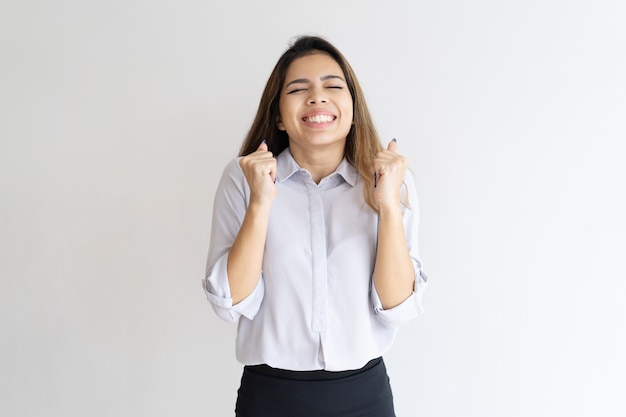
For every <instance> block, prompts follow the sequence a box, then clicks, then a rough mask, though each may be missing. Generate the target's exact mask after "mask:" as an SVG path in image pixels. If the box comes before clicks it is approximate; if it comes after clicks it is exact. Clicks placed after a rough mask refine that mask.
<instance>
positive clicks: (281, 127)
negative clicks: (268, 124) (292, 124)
mask: <svg viewBox="0 0 626 417" xmlns="http://www.w3.org/2000/svg"><path fill="white" fill-rule="evenodd" d="M276 127H277V128H278V130H282V131H284V130H285V125H284V124H283V122H282V121H281V120H280V116H278V117H277V118H276Z"/></svg>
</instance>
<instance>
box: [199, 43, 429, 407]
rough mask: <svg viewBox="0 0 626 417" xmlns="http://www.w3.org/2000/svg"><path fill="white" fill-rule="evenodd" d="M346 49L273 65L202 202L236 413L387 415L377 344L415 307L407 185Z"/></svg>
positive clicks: (411, 198)
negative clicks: (235, 379)
mask: <svg viewBox="0 0 626 417" xmlns="http://www.w3.org/2000/svg"><path fill="white" fill-rule="evenodd" d="M397 148H398V145H397V143H396V141H395V140H393V141H391V142H389V144H388V145H387V147H386V149H383V147H382V146H381V144H380V141H379V138H378V135H377V133H376V131H375V129H374V126H373V123H372V120H371V117H370V115H369V112H368V109H367V106H366V103H365V99H364V97H363V93H362V91H361V88H360V86H359V84H358V81H357V79H356V76H355V75H354V72H353V71H352V68H351V67H350V65H349V64H348V62H347V61H346V59H345V58H344V56H343V55H342V54H341V53H340V52H339V51H338V50H337V49H336V48H335V47H334V46H333V45H331V44H330V43H329V42H327V41H326V40H324V39H321V38H318V37H308V36H307V37H301V38H299V39H297V40H296V42H295V43H293V44H292V46H291V47H290V48H289V49H288V50H287V51H286V52H285V53H284V54H283V55H282V56H281V58H280V59H279V61H278V63H277V64H276V67H275V68H274V70H273V72H272V74H271V76H270V78H269V80H268V82H267V85H266V87H265V90H264V92H263V96H262V97H261V102H260V105H259V109H258V112H257V115H256V118H255V120H254V122H253V124H252V127H251V129H250V131H249V133H248V136H247V137H246V139H245V141H244V143H243V145H242V148H241V156H240V157H238V158H235V159H234V160H233V161H232V162H231V163H230V164H229V165H228V166H227V167H226V169H225V170H224V173H223V175H222V178H221V180H220V183H219V186H218V189H217V192H216V196H215V203H214V204H215V206H214V210H213V226H212V230H211V242H210V250H209V256H208V262H207V274H206V279H205V282H204V285H205V289H206V294H207V297H208V299H209V301H210V302H211V303H212V305H213V307H214V309H215V311H216V313H217V314H218V315H219V316H220V317H221V318H223V319H225V320H228V321H232V322H238V324H239V325H238V335H237V344H236V354H237V359H238V360H239V361H240V362H241V363H243V364H244V365H245V366H244V371H243V376H242V380H241V387H240V389H239V391H238V398H237V404H236V415H237V416H238V417H270V416H271V417H281V416H285V417H286V416H289V417H294V416H304V417H306V416H311V417H324V416H341V417H356V416H372V417H392V416H394V408H393V398H392V394H391V389H390V385H389V379H388V377H387V373H386V370H385V365H384V363H383V361H382V358H381V357H382V355H383V354H384V353H385V352H387V351H388V350H389V348H390V347H391V344H392V342H393V339H394V337H395V334H396V331H397V328H398V327H399V326H401V325H403V324H404V323H406V322H407V321H409V320H411V319H412V318H414V317H415V316H417V315H418V314H419V313H420V312H421V295H422V291H423V289H424V287H425V285H426V276H425V275H424V274H423V273H422V271H421V263H420V261H419V257H418V248H417V223H418V210H417V200H416V195H415V189H414V183H413V180H412V178H411V176H410V175H409V174H408V173H407V169H406V167H407V161H406V159H405V158H404V157H403V156H401V155H400V154H398V153H397Z"/></svg>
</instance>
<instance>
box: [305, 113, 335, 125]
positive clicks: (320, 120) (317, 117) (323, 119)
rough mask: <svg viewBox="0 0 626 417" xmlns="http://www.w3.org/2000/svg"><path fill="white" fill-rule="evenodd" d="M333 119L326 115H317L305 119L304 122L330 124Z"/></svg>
mask: <svg viewBox="0 0 626 417" xmlns="http://www.w3.org/2000/svg"><path fill="white" fill-rule="evenodd" d="M333 119H334V117H333V116H329V115H327V114H317V115H315V116H309V117H305V118H304V121H305V122H309V123H326V122H332V121H333Z"/></svg>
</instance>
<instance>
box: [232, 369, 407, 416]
mask: <svg viewBox="0 0 626 417" xmlns="http://www.w3.org/2000/svg"><path fill="white" fill-rule="evenodd" d="M235 412H236V416H237V417H395V412H394V408H393V396H392V393H391V387H390V385H389V377H388V376H387V369H386V368H385V363H384V362H383V360H382V358H377V359H374V360H372V361H370V362H369V363H368V364H367V365H365V366H364V367H363V368H361V369H358V370H355V371H342V372H329V371H306V372H297V371H286V370H282V369H275V368H271V367H269V366H267V365H256V366H245V367H244V370H243V376H242V377H241V386H240V388H239V391H238V395H237V406H236V409H235Z"/></svg>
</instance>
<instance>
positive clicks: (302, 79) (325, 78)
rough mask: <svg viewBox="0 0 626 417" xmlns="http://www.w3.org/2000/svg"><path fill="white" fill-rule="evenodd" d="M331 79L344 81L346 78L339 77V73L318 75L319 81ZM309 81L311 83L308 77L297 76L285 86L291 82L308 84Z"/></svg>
mask: <svg viewBox="0 0 626 417" xmlns="http://www.w3.org/2000/svg"><path fill="white" fill-rule="evenodd" d="M332 79H339V80H341V81H343V82H344V83H345V82H346V80H344V79H343V77H340V76H339V75H324V76H323V77H320V81H326V80H332ZM310 83H311V80H309V79H308V78H298V79H295V80H293V81H289V82H288V83H287V85H286V86H285V87H289V86H290V85H291V84H310Z"/></svg>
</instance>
